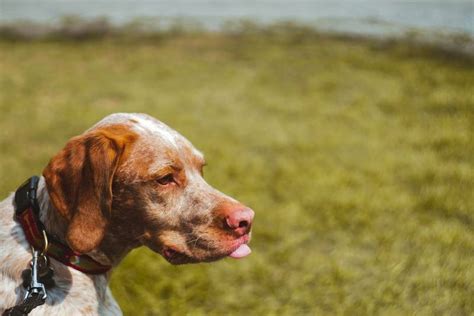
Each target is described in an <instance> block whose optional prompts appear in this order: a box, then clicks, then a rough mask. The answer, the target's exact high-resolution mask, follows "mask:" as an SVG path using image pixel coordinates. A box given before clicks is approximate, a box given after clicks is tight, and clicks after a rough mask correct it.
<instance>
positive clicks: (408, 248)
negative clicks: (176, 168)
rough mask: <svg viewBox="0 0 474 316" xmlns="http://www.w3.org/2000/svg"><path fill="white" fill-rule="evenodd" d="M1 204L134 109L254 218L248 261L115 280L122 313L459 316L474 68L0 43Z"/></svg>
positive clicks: (337, 52) (473, 233)
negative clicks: (157, 123)
mask: <svg viewBox="0 0 474 316" xmlns="http://www.w3.org/2000/svg"><path fill="white" fill-rule="evenodd" d="M0 72H1V77H0V80H1V103H0V113H1V115H0V127H1V128H0V178H1V182H0V193H1V196H2V197H4V196H6V195H7V193H8V192H10V191H12V190H13V189H15V188H16V186H17V185H18V184H20V183H21V182H22V181H23V180H25V179H26V178H27V177H28V176H30V175H32V174H39V173H40V172H41V170H42V168H43V167H44V166H45V165H46V163H47V161H48V159H49V158H50V157H51V156H52V155H53V154H54V153H56V152H57V151H58V150H59V149H60V148H61V146H62V145H63V144H64V143H65V142H66V140H67V139H68V138H69V137H71V136H73V135H77V134H79V133H81V132H82V131H83V130H85V129H86V128H88V127H90V126H91V125H92V124H93V123H94V122H96V121H98V120H100V119H101V118H102V117H103V116H105V115H107V114H109V113H113V112H122V111H126V112H146V113H149V114H151V115H153V116H156V117H157V118H159V119H161V120H162V121H164V122H166V123H167V124H169V125H170V126H172V127H174V128H175V129H177V130H178V131H180V132H181V133H182V134H183V135H185V136H187V137H188V138H189V139H190V140H191V141H192V142H193V143H194V144H195V145H196V146H197V147H198V148H200V149H201V150H202V151H203V152H204V153H205V154H206V157H207V161H208V167H206V168H207V169H206V171H205V174H206V178H207V180H208V182H209V183H211V184H212V185H214V186H216V187H217V188H219V189H221V190H223V191H224V192H227V193H229V194H231V195H233V196H235V197H236V198H238V199H239V200H241V201H243V202H245V203H247V204H248V205H250V206H252V207H253V208H254V210H255V211H256V213H257V215H256V221H255V226H254V234H253V240H252V243H251V245H252V246H253V247H252V249H253V253H252V255H251V256H250V257H248V258H246V259H243V260H240V261H235V260H231V259H225V260H223V261H220V262H217V263H213V264H201V265H187V266H179V267H176V266H171V265H169V264H167V263H166V262H165V260H164V259H162V258H161V257H160V256H158V255H156V254H154V253H152V252H151V251H149V250H146V249H139V250H135V251H133V252H132V253H131V254H130V255H129V256H128V257H127V258H126V259H125V260H124V262H123V263H122V264H121V266H120V267H119V268H118V269H117V271H115V273H114V275H113V278H112V283H111V286H112V291H113V293H114V295H115V297H116V298H117V300H118V302H119V304H120V305H121V307H122V309H123V310H124V312H125V314H126V315H413V314H416V315H472V313H473V312H474V300H473V299H472V298H473V297H474V213H473V211H474V198H473V195H472V192H473V190H474V163H473V157H474V144H473V137H472V135H473V130H474V95H473V90H472V89H473V87H474V61H473V59H472V58H469V57H462V56H456V55H453V54H448V53H445V52H442V51H440V50H436V49H432V48H428V47H422V46H416V45H411V44H410V45H409V44H404V43H402V42H389V41H387V42H376V41H370V40H362V39H349V38H340V37H339V38H338V37H334V36H333V37H331V36H325V35H320V34H316V33H306V32H304V31H298V30H287V31H285V30H284V29H283V30H279V31H278V32H249V33H246V32H243V33H240V34H233V35H232V34H227V35H222V34H220V35H219V34H181V35H180V34H176V35H174V36H171V35H169V36H157V37H150V38H142V39H135V40H134V39H130V38H118V39H117V38H115V39H114V38H112V39H107V38H106V39H102V40H84V41H81V42H73V41H67V40H50V41H31V42H29V41H18V42H15V41H7V40H4V41H0Z"/></svg>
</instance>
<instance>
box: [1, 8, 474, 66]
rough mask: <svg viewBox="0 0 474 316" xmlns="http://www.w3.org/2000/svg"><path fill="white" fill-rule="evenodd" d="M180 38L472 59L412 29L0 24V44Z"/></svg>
mask: <svg viewBox="0 0 474 316" xmlns="http://www.w3.org/2000/svg"><path fill="white" fill-rule="evenodd" d="M184 35H186V36H189V35H222V36H250V35H252V36H255V35H260V36H270V37H275V36H276V37H282V36H284V37H288V38H292V37H298V38H299V40H302V39H303V38H314V37H318V38H320V37H329V38H338V39H346V40H352V41H354V40H359V41H370V42H373V43H376V44H380V45H386V44H387V43H391V44H393V43H395V42H396V43H398V44H400V43H403V44H408V45H410V46H417V47H419V46H422V47H423V48H429V49H432V50H436V51H440V52H443V53H448V54H455V55H461V56H465V57H468V58H472V57H474V38H473V37H472V36H470V35H469V34H467V33H448V32H437V31H433V32H429V31H423V30H416V29H406V30H405V31H404V32H394V33H391V34H379V33H363V32H358V31H357V32H346V31H343V30H334V29H330V28H318V27H315V26H311V25H306V24H303V23H295V22H290V21H282V22H278V23H271V24H263V23H257V22H255V21H252V20H229V21H228V22H227V23H225V24H224V25H223V26H222V27H221V28H220V29H219V30H210V29H207V28H205V27H203V25H201V24H199V23H196V22H195V21H191V20H181V19H176V20H174V22H172V23H168V24H166V25H164V24H163V23H161V21H160V20H159V19H156V18H148V19H136V20H134V21H132V22H130V23H126V24H123V25H117V24H113V23H112V22H111V21H110V20H108V19H107V18H105V17H102V18H96V19H83V18H80V17H77V16H68V17H64V18H63V19H62V20H61V21H60V22H59V23H38V22H32V21H26V20H25V21H16V22H11V23H3V24H2V23H0V40H1V41H45V40H46V41H55V40H61V41H88V40H103V39H127V40H131V39H134V40H139V39H164V38H169V37H173V36H184Z"/></svg>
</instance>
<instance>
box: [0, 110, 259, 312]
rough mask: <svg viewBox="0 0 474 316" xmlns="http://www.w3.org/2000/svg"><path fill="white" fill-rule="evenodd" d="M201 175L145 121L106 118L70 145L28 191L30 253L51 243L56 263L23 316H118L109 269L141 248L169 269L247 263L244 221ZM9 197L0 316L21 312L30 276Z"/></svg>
mask: <svg viewBox="0 0 474 316" xmlns="http://www.w3.org/2000/svg"><path fill="white" fill-rule="evenodd" d="M204 165H205V160H204V156H203V154H202V153H201V152H200V151H198V150H197V149H196V148H194V146H193V145H192V144H191V143H190V142H189V141H188V140H187V139H186V138H184V137H183V136H182V135H180V134H179V133H178V132H176V131H175V130H173V129H171V128H170V127H168V126H167V125H165V124H164V123H162V122H160V121H158V120H157V119H155V118H153V117H151V116H148V115H146V114H137V113H130V114H129V113H117V114H112V115H109V116H107V117H106V118H104V119H103V120H101V121H100V122H98V123H97V124H96V125H94V126H93V127H92V128H90V129H88V130H87V131H85V132H84V133H83V134H81V135H79V136H77V137H73V138H72V139H70V140H69V141H68V142H67V144H66V145H65V147H64V148H63V149H62V150H61V151H60V152H59V153H58V154H57V155H55V156H54V157H53V158H52V159H51V160H50V162H49V164H48V165H47V166H46V168H45V169H44V170H43V173H42V176H41V177H40V178H38V181H37V183H36V184H35V185H36V186H37V191H36V202H35V203H37V213H38V214H37V218H38V222H39V223H38V227H44V230H43V231H44V233H45V236H44V244H43V248H44V249H37V253H39V252H41V251H43V252H45V251H52V250H51V249H50V248H48V247H52V246H54V245H55V244H54V243H53V241H56V243H57V244H56V247H59V248H58V249H63V250H61V251H63V253H64V254H65V255H64V258H66V259H64V258H63V257H62V255H61V254H60V255H57V254H56V256H57V257H55V255H54V252H51V253H52V256H48V255H47V256H46V257H47V261H48V262H49V263H48V266H49V267H50V268H51V269H52V270H53V274H52V280H53V283H54V285H53V286H51V287H50V288H49V289H47V298H46V300H45V302H44V304H42V305H40V306H37V307H36V308H34V309H33V310H32V311H31V315H121V311H120V308H119V306H118V304H117V303H116V301H115V300H114V298H113V297H112V295H111V292H110V290H109V288H108V280H109V278H110V274H111V269H110V268H112V269H113V267H116V266H117V265H118V264H119V263H120V261H121V260H122V259H123V258H124V257H125V256H126V254H127V253H128V252H129V251H130V250H132V249H134V248H137V247H140V246H142V245H144V246H147V247H149V248H150V249H152V250H153V251H155V252H157V253H159V254H161V255H162V256H163V257H164V258H165V259H166V260H167V261H168V262H170V263H171V264H185V263H198V262H211V261H215V260H218V259H222V258H224V257H228V256H230V257H233V258H242V257H245V256H247V255H248V254H249V253H250V252H251V250H250V248H249V246H248V243H249V241H250V236H251V227H252V222H253V219H254V212H253V210H252V209H250V208H249V207H247V206H245V205H243V204H242V203H240V202H238V201H236V200H235V199H233V198H231V197H229V196H227V195H225V194H223V193H221V192H219V191H218V190H216V189H214V188H213V187H211V186H210V185H209V184H207V183H206V181H205V180H204V178H203V167H204ZM30 184H31V183H30ZM19 191H20V189H19ZM19 191H17V194H16V195H15V193H12V194H11V195H10V196H9V197H7V198H6V199H5V200H3V201H2V202H1V203H0V313H6V312H8V309H9V308H11V307H12V306H15V305H18V304H20V303H21V302H22V300H23V299H24V297H25V293H26V290H25V286H24V285H23V284H22V283H24V278H25V271H29V270H28V268H29V269H30V271H31V269H33V265H32V264H31V262H32V249H31V247H33V248H35V242H32V241H31V239H30V238H31V236H29V235H28V234H29V233H28V232H26V233H25V225H26V227H29V226H28V225H29V224H25V223H23V221H24V220H25V219H21V217H18V216H15V214H16V213H18V209H19V205H18V204H21V203H22V202H21V201H20V200H17V196H19V197H18V199H21V196H20V195H21V194H20V193H18V192H19ZM18 201H20V202H18ZM20 211H21V210H20ZM31 216H33V217H34V215H31ZM33 217H32V218H33ZM35 227H36V226H34V225H33V228H35ZM26 230H29V228H26ZM39 231H42V228H40V229H39ZM48 238H49V239H50V242H49V243H50V244H51V245H49V246H48V242H47V239H48ZM32 243H33V245H32ZM61 247H63V248H61ZM34 250H35V249H33V251H34ZM47 254H48V252H47ZM58 258H59V259H58ZM71 258H76V261H77V262H76V263H73V260H72V259H71ZM82 259H84V260H86V259H87V260H90V262H91V263H92V269H90V267H87V266H84V265H83V266H81V265H80V264H79V263H80V261H81V260H82ZM45 260H46V259H45ZM68 260H69V261H68ZM78 262H79V263H78ZM74 264H77V266H75V265H74ZM81 267H82V268H83V269H84V270H85V272H81V271H83V270H81ZM94 267H95V268H97V269H96V270H94ZM87 269H90V270H87ZM88 271H89V272H91V273H87V272H88ZM22 273H23V276H22ZM26 274H28V272H27V273H26ZM26 283H28V282H26Z"/></svg>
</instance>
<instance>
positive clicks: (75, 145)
mask: <svg viewBox="0 0 474 316" xmlns="http://www.w3.org/2000/svg"><path fill="white" fill-rule="evenodd" d="M124 146H125V142H124V141H123V139H120V138H117V137H114V134H111V133H107V132H103V131H92V132H88V133H86V134H84V135H81V136H78V137H74V138H72V139H71V140H70V141H69V142H68V143H67V144H66V146H65V147H64V149H62V150H61V151H60V152H59V153H58V154H57V155H56V156H55V157H53V158H52V159H51V161H50V162H49V164H48V166H47V167H46V168H45V169H44V171H43V176H44V178H45V181H46V185H47V188H48V193H49V196H50V198H51V201H52V203H53V205H54V206H55V208H56V209H57V210H58V212H59V213H60V214H61V215H63V216H64V217H66V218H67V219H68V221H69V226H68V229H67V233H66V241H67V242H68V244H69V246H70V247H71V248H72V249H73V250H74V251H76V252H78V253H86V252H89V251H91V250H93V249H94V248H96V247H97V246H98V245H99V244H100V242H101V241H102V239H103V237H104V234H105V229H106V228H107V224H108V219H109V217H110V213H111V207H112V179H113V177H114V174H115V171H116V170H117V167H118V162H119V160H120V156H121V154H122V152H123V150H124Z"/></svg>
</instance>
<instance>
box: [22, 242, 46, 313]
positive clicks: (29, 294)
mask: <svg viewBox="0 0 474 316" xmlns="http://www.w3.org/2000/svg"><path fill="white" fill-rule="evenodd" d="M39 256H44V255H43V254H42V253H40V252H39V251H38V250H34V249H33V259H32V260H31V282H30V286H29V287H28V289H27V290H26V294H25V297H24V300H27V299H35V298H36V297H39V298H40V299H41V301H42V303H44V301H46V298H47V297H48V295H47V293H46V288H45V286H44V284H43V283H41V282H40V281H39V278H38V257H39ZM42 303H41V304H42Z"/></svg>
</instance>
